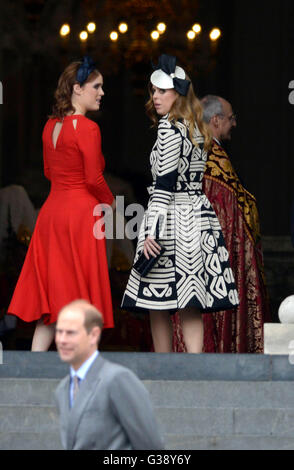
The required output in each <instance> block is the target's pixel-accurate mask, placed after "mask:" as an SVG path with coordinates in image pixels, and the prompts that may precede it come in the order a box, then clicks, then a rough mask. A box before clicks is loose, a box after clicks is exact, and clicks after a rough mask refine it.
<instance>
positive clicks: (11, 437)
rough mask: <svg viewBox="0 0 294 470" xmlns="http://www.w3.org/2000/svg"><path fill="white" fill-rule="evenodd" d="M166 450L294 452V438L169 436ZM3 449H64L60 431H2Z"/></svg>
mask: <svg viewBox="0 0 294 470" xmlns="http://www.w3.org/2000/svg"><path fill="white" fill-rule="evenodd" d="M165 449H166V450H294V441H293V438H289V437H279V436H278V437H277V436H275V437H264V436H250V435H248V436H234V435H232V436H197V435H182V434H172V435H169V434H168V435H166V436H165ZM0 450H62V446H61V443H60V440H59V436H58V434H57V433H56V432H54V433H52V432H47V433H45V432H44V433H41V434H39V433H34V432H26V433H23V432H0Z"/></svg>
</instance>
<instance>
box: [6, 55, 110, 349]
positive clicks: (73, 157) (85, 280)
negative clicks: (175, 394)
mask: <svg viewBox="0 0 294 470" xmlns="http://www.w3.org/2000/svg"><path fill="white" fill-rule="evenodd" d="M102 87H103V77H102V75H101V73H100V72H99V71H98V70H97V69H96V67H95V64H94V62H93V61H92V60H91V59H90V58H89V57H85V58H84V60H83V62H73V63H72V64H70V65H69V66H68V67H67V68H66V69H65V70H64V72H63V74H62V75H61V77H60V79H59V82H58V87H57V90H56V92H55V99H56V103H55V105H54V107H53V114H52V116H51V117H50V119H49V120H48V121H47V123H46V125H45V127H44V130H43V136H42V138H43V157H44V173H45V176H46V177H47V178H48V179H49V180H50V181H51V191H50V194H49V196H48V198H47V200H46V202H45V203H44V205H43V207H42V208H41V211H40V214H39V217H38V220H37V223H36V227H35V230H34V233H33V236H32V239H31V242H30V246H29V250H28V253H27V256H26V259H25V262H24V265H23V268H22V271H21V274H20V277H19V279H18V283H17V285H16V288H15V291H14V294H13V298H12V300H11V303H10V306H9V308H8V313H9V314H13V315H16V316H18V317H19V318H21V319H22V320H24V321H26V322H31V321H36V320H37V324H36V329H35V333H34V337H33V342H32V351H47V350H48V349H49V347H50V345H51V343H52V341H53V339H54V329H55V328H54V327H55V322H56V319H57V314H58V312H59V310H60V309H61V308H62V307H63V306H64V305H66V304H67V303H69V302H71V301H72V300H75V299H85V300H88V301H89V302H91V303H92V304H94V305H95V306H96V307H97V308H98V310H100V311H101V313H102V314H103V317H104V327H105V328H112V327H113V326H114V325H113V312H112V301H111V293H110V283H109V275H108V265H107V258H106V247H105V238H104V237H103V238H102V237H101V236H99V237H97V235H96V236H94V233H95V232H93V229H94V225H95V226H96V222H97V220H99V218H97V217H94V215H93V210H94V208H95V207H96V206H97V204H99V203H101V204H108V205H109V206H111V207H112V209H113V210H114V209H115V201H114V198H113V195H112V193H111V191H110V189H109V187H108V186H107V184H106V182H105V180H104V177H103V170H104V166H105V162H104V158H103V155H102V152H101V136H100V130H99V127H98V125H97V124H96V123H95V122H93V121H91V120H90V119H88V118H87V117H86V116H85V115H86V113H87V112H88V111H94V110H96V111H97V110H98V109H99V108H100V103H101V99H102V96H103V95H104V92H103V88H102ZM96 213H97V210H96V211H95V214H96ZM97 225H99V224H97ZM101 225H102V224H101Z"/></svg>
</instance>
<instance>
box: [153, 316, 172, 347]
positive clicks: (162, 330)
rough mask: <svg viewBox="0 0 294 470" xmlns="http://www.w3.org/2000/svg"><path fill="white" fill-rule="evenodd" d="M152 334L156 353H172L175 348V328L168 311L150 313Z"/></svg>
mask: <svg viewBox="0 0 294 470" xmlns="http://www.w3.org/2000/svg"><path fill="white" fill-rule="evenodd" d="M150 323H151V333H152V339H153V345H154V350H155V352H156V353H170V352H172V346H173V326H172V321H171V318H170V315H169V312H168V311H166V310H165V311H158V310H156V311H155V310H151V311H150Z"/></svg>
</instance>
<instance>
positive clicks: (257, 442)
mask: <svg viewBox="0 0 294 470" xmlns="http://www.w3.org/2000/svg"><path fill="white" fill-rule="evenodd" d="M165 437H166V441H165V442H166V449H168V450H287V451H289V450H294V441H293V438H290V437H280V436H270V437H268V436H250V435H245V436H236V435H231V436H202V437H201V436H195V435H182V434H173V435H166V436H165Z"/></svg>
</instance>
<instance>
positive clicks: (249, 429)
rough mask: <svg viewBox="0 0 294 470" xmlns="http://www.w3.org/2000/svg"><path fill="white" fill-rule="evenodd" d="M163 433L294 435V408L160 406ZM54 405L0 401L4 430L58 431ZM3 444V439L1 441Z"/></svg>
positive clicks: (0, 423) (0, 429)
mask: <svg viewBox="0 0 294 470" xmlns="http://www.w3.org/2000/svg"><path fill="white" fill-rule="evenodd" d="M155 413H156V417H157V420H158V423H159V426H160V428H161V431H162V433H163V435H166V434H172V433H171V430H174V432H175V434H182V435H191V434H192V435H196V436H199V437H201V436H227V435H235V436H242V435H252V436H254V435H255V436H264V437H271V436H279V437H287V438H288V437H289V438H291V437H292V439H293V437H294V425H293V423H294V409H287V408H283V409H274V410H273V409H240V408H172V407H170V408H160V407H155ZM58 428H59V423H58V416H57V412H56V409H55V407H54V406H34V405H31V406H29V405H25V406H15V405H0V433H5V432H7V433H15V432H18V433H19V432H23V433H34V432H37V433H39V434H40V435H41V434H43V433H48V432H49V433H53V432H56V433H58ZM0 447H1V443H0Z"/></svg>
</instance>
